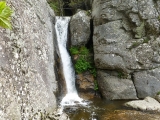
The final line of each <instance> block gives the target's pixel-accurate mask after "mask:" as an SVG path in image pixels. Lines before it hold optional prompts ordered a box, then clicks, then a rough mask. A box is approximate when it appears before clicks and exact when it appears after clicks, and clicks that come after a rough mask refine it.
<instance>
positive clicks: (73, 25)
mask: <svg viewBox="0 0 160 120" xmlns="http://www.w3.org/2000/svg"><path fill="white" fill-rule="evenodd" d="M90 19H91V18H90V17H89V16H88V15H87V12H86V11H84V10H80V11H79V12H77V13H76V14H75V15H73V16H72V18H71V21H70V33H71V45H73V46H80V45H85V44H86V43H87V42H88V41H89V39H90V33H91V32H90Z"/></svg>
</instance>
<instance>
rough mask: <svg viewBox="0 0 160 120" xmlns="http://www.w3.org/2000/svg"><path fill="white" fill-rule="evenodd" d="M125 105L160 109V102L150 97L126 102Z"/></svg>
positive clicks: (151, 109) (142, 108)
mask: <svg viewBox="0 0 160 120" xmlns="http://www.w3.org/2000/svg"><path fill="white" fill-rule="evenodd" d="M125 106H127V107H132V108H134V109H139V110H143V111H160V103H159V102H158V101H157V100H155V99H154V98H151V97H146V98H145V99H144V100H135V101H130V102H127V103H125Z"/></svg>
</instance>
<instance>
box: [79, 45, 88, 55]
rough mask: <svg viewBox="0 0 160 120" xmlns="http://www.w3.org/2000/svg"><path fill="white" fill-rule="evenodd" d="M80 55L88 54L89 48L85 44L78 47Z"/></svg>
mask: <svg viewBox="0 0 160 120" xmlns="http://www.w3.org/2000/svg"><path fill="white" fill-rule="evenodd" d="M79 54H81V55H88V54H89V50H88V49H87V48H86V47H85V46H82V47H81V48H80V53H79Z"/></svg>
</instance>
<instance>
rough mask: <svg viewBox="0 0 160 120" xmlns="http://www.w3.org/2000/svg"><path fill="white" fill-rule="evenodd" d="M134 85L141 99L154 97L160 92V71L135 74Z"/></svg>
mask: <svg viewBox="0 0 160 120" xmlns="http://www.w3.org/2000/svg"><path fill="white" fill-rule="evenodd" d="M134 84H135V87H136V90H137V95H138V97H139V98H144V97H147V96H152V97H154V96H155V95H156V93H157V92H159V91H160V69H154V70H149V71H142V72H135V73H134Z"/></svg>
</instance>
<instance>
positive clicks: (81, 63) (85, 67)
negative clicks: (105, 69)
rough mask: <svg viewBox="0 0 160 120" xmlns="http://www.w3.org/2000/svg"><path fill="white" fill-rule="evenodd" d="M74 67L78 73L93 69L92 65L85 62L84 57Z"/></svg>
mask: <svg viewBox="0 0 160 120" xmlns="http://www.w3.org/2000/svg"><path fill="white" fill-rule="evenodd" d="M74 67H75V70H76V72H77V73H83V72H85V71H86V70H89V69H90V68H91V65H90V63H89V62H88V61H86V60H85V58H84V57H80V58H79V59H78V60H77V61H76V63H75V65H74Z"/></svg>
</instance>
